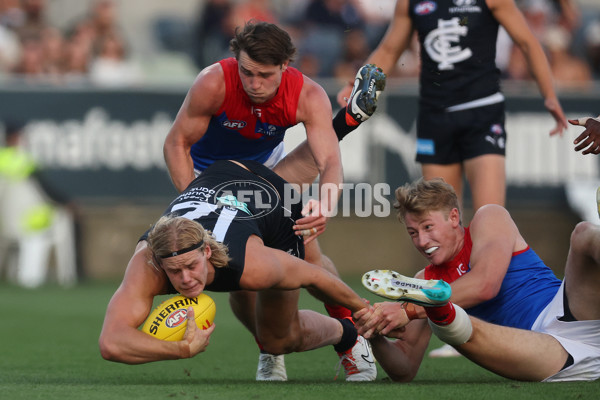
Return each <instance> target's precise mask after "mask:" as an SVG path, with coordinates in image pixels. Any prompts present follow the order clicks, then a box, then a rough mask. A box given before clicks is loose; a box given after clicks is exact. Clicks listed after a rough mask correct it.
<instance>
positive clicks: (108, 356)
mask: <svg viewBox="0 0 600 400" xmlns="http://www.w3.org/2000/svg"><path fill="white" fill-rule="evenodd" d="M98 346H99V348H100V355H101V356H102V358H103V359H105V360H107V361H116V362H120V361H121V360H120V359H119V351H118V349H117V345H116V344H115V343H114V341H111V340H110V339H109V338H107V337H106V335H100V339H99V340H98Z"/></svg>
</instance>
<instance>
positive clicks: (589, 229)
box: [565, 222, 600, 320]
mask: <svg viewBox="0 0 600 400" xmlns="http://www.w3.org/2000/svg"><path fill="white" fill-rule="evenodd" d="M565 290H566V294H567V299H568V302H569V308H570V310H571V313H572V314H573V316H574V317H575V318H576V319H577V320H600V226H598V225H594V224H592V223H590V222H580V223H579V224H577V226H576V227H575V229H574V230H573V232H572V233H571V245H570V248H569V255H568V256H567V263H566V266H565Z"/></svg>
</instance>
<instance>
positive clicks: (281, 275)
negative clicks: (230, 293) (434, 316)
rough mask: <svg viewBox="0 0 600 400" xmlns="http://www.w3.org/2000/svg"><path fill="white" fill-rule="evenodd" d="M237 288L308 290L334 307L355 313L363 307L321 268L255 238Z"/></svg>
mask: <svg viewBox="0 0 600 400" xmlns="http://www.w3.org/2000/svg"><path fill="white" fill-rule="evenodd" d="M240 285H241V286H242V288H243V289H246V290H264V289H281V290H293V289H300V288H310V289H311V294H312V295H313V296H315V297H317V298H318V299H319V300H321V301H323V302H324V303H326V304H337V305H342V306H344V307H347V308H348V309H350V310H351V311H352V312H356V311H358V310H360V309H362V308H364V307H367V304H366V303H365V302H364V301H363V299H362V298H361V297H360V296H359V295H358V294H356V293H355V292H354V291H353V290H352V289H351V288H350V287H349V286H348V285H346V284H345V283H344V282H343V281H342V280H340V279H339V278H338V277H337V276H335V275H333V274H332V273H330V272H328V271H326V270H325V269H323V268H321V267H319V266H316V265H313V264H310V263H308V262H306V261H304V260H301V259H299V258H297V257H294V256H292V255H290V254H287V253H286V252H284V251H281V250H277V249H272V248H269V247H266V246H265V245H264V244H263V242H262V240H261V239H259V238H258V237H256V236H252V237H250V239H248V242H247V244H246V263H245V266H244V273H243V274H242V278H241V280H240Z"/></svg>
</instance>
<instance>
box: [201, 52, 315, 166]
mask: <svg viewBox="0 0 600 400" xmlns="http://www.w3.org/2000/svg"><path fill="white" fill-rule="evenodd" d="M219 63H220V64H221V67H222V68H223V73H224V75H225V100H224V101H223V104H222V105H221V107H220V108H219V110H218V111H217V113H216V114H214V115H213V116H212V118H211V120H210V124H209V126H208V129H207V130H206V133H205V134H204V136H203V137H202V139H200V140H199V141H198V142H196V143H195V144H194V145H193V146H192V148H191V151H190V153H191V156H192V159H193V161H194V168H195V169H196V170H198V171H203V170H204V169H205V168H206V167H208V166H209V165H211V164H212V163H213V162H215V161H216V160H254V161H258V162H260V163H264V162H265V161H266V160H267V159H268V158H269V156H270V155H271V153H272V152H273V150H274V149H275V148H276V147H277V146H278V145H279V144H280V143H281V142H282V141H283V137H284V135H285V131H286V130H287V129H288V128H289V127H291V126H294V125H296V123H297V121H296V111H297V109H298V99H299V98H300V91H301V90H302V85H303V83H304V78H303V76H302V73H301V72H300V71H298V70H297V69H295V68H292V67H288V68H287V69H286V70H285V71H284V72H283V74H282V77H281V85H280V86H279V90H278V91H277V94H276V95H275V97H273V98H272V99H271V100H269V101H267V102H265V103H262V104H254V103H252V101H250V98H249V97H248V95H247V94H246V92H245V91H244V88H243V86H242V82H241V80H240V77H239V73H238V63H237V60H236V59H235V58H227V59H225V60H221V61H220V62H219Z"/></svg>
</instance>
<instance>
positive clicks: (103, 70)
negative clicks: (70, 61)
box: [90, 34, 141, 87]
mask: <svg viewBox="0 0 600 400" xmlns="http://www.w3.org/2000/svg"><path fill="white" fill-rule="evenodd" d="M90 81H91V82H92V83H94V84H96V85H101V86H117V87H118V86H124V85H125V86H131V85H135V84H139V83H140V82H141V71H140V70H139V68H138V66H137V65H136V64H135V63H133V62H132V61H130V60H128V59H127V57H126V50H125V44H124V43H123V41H122V40H121V38H120V37H119V36H116V35H112V34H107V35H104V36H102V37H101V38H100V40H98V41H97V42H96V48H95V51H94V58H93V61H92V63H91V66H90Z"/></svg>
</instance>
